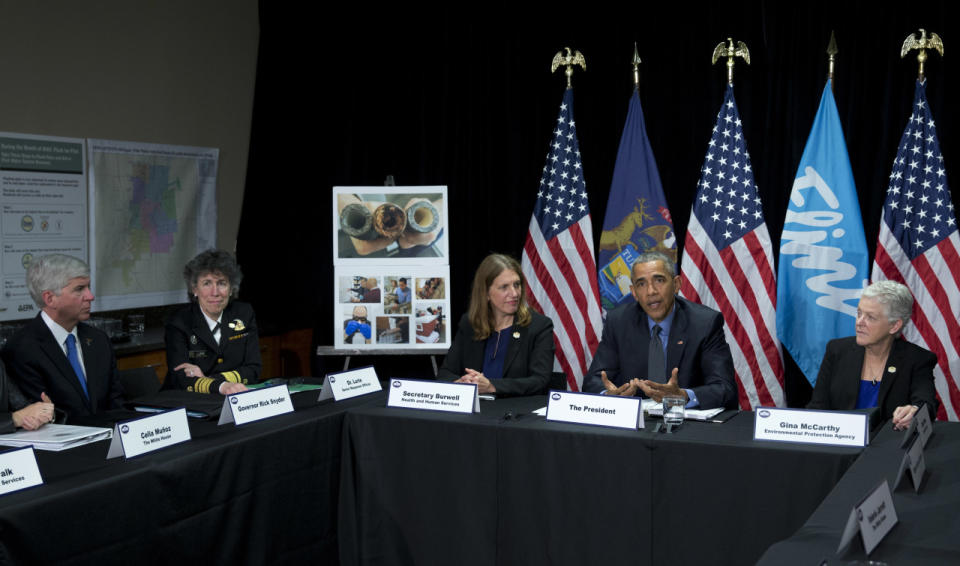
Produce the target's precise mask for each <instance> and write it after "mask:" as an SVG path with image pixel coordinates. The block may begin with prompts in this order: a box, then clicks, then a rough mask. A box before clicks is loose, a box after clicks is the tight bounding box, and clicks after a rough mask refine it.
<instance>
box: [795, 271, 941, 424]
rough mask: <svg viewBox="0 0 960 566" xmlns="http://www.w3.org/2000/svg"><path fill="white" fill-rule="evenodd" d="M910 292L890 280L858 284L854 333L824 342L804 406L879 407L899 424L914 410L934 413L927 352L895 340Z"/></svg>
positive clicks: (907, 421) (907, 311)
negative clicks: (864, 287) (858, 301)
mask: <svg viewBox="0 0 960 566" xmlns="http://www.w3.org/2000/svg"><path fill="white" fill-rule="evenodd" d="M912 310H913V296H912V295H911V294H910V290H909V289H907V287H906V286H904V285H902V284H900V283H897V282H895V281H877V282H876V283H873V284H872V285H870V286H868V287H867V288H866V289H864V291H863V294H862V295H861V297H860V304H859V305H858V306H857V324H856V332H857V334H856V336H850V337H847V338H837V339H835V340H831V341H830V342H828V343H827V349H826V352H825V353H824V355H823V361H822V362H821V363H820V372H819V373H818V374H817V383H816V386H815V387H814V389H813V396H812V397H811V399H810V403H809V404H807V408H808V409H834V410H850V409H862V408H867V407H880V409H881V415H882V418H883V419H885V420H886V419H891V420H892V421H893V426H894V428H896V429H905V428H907V427H908V426H910V421H911V420H912V419H913V416H914V415H915V414H916V412H917V411H918V410H919V409H920V407H925V408H926V410H928V411H929V412H930V418H931V419H934V418H936V414H937V397H936V390H935V388H934V385H933V367H934V366H935V365H936V363H937V358H936V356H934V355H933V354H932V353H931V352H929V351H927V350H925V349H923V348H921V347H919V346H916V345H914V344H911V343H910V342H907V341H906V340H900V339H899V337H900V334H901V333H902V332H903V328H904V326H906V324H907V322H909V321H910V313H911V312H912Z"/></svg>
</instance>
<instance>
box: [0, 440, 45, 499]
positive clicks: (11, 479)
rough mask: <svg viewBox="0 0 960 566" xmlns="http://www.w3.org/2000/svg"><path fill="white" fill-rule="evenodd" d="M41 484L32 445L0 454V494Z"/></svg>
mask: <svg viewBox="0 0 960 566" xmlns="http://www.w3.org/2000/svg"><path fill="white" fill-rule="evenodd" d="M35 485H43V478H42V477H41V476H40V468H38V467H37V455H36V454H34V453H33V447H31V446H26V447H24V448H16V449H14V450H10V451H7V452H4V453H3V454H0V495H5V494H7V493H12V492H14V491H20V490H21V489H26V488H28V487H33V486H35Z"/></svg>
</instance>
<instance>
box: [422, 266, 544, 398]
mask: <svg viewBox="0 0 960 566" xmlns="http://www.w3.org/2000/svg"><path fill="white" fill-rule="evenodd" d="M525 293H526V281H525V280H524V278H523V274H522V272H521V270H520V264H519V263H517V260H515V259H513V258H512V257H510V256H507V255H502V254H491V255H488V256H487V257H486V258H484V260H483V261H482V262H481V263H480V267H478V268H477V272H476V275H474V278H473V288H472V290H471V292H470V308H469V311H468V312H467V313H466V314H464V315H463V317H461V319H460V323H459V325H458V326H457V334H456V336H455V337H454V339H453V344H451V346H450V350H449V351H448V352H447V357H446V359H444V361H443V367H441V368H440V370H439V372H438V376H437V377H438V378H439V379H443V380H447V381H453V382H455V383H476V384H477V387H478V390H479V392H480V393H488V394H489V393H496V394H497V395H501V396H507V395H536V394H539V393H544V392H546V389H547V385H548V383H549V381H550V372H551V370H552V368H553V354H554V345H553V322H552V321H551V320H550V319H549V318H547V317H545V316H543V315H542V314H540V313H538V312H536V311H534V310H533V309H531V308H530V307H529V306H528V305H527V302H526V297H525Z"/></svg>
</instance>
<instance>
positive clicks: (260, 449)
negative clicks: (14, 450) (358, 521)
mask: <svg viewBox="0 0 960 566" xmlns="http://www.w3.org/2000/svg"><path fill="white" fill-rule="evenodd" d="M317 397H318V393H317V392H316V391H313V392H303V393H295V394H293V396H292V399H293V403H294V407H295V409H296V412H294V413H289V414H285V415H280V416H277V417H274V418H271V419H269V420H264V421H259V422H253V423H249V424H245V425H242V426H235V425H233V424H229V425H224V426H217V424H216V422H215V421H193V420H191V421H190V431H191V436H192V438H193V439H192V440H191V441H190V442H187V443H183V444H179V445H176V446H172V447H169V448H165V449H163V450H158V451H156V452H153V453H149V454H145V455H143V456H138V457H135V458H131V459H129V460H124V458H122V457H121V458H115V459H111V460H107V459H106V454H107V449H108V446H109V441H100V442H96V443H93V444H88V445H86V446H81V447H77V448H74V449H71V450H67V451H63V452H44V451H39V450H37V451H36V456H37V463H38V466H39V468H40V472H41V474H42V475H43V479H44V485H42V486H38V487H34V488H30V489H26V490H23V491H19V492H15V493H10V494H7V495H5V496H3V497H0V563H12V564H58V565H69V564H98V565H104V564H174V563H178V562H179V563H182V564H197V563H204V564H227V563H229V564H258V565H259V564H304V563H321V562H322V563H327V564H336V563H337V528H336V510H337V497H338V489H339V480H340V454H341V451H342V450H341V431H342V425H343V420H344V415H345V414H346V412H347V411H349V410H350V409H351V408H355V407H358V406H361V405H363V404H366V403H370V402H376V401H377V400H379V402H380V403H381V404H382V403H383V397H382V396H378V395H374V396H369V397H366V398H359V399H351V400H347V401H343V402H341V403H336V404H334V403H332V402H324V403H323V404H319V405H318V404H317V402H316V401H317ZM131 416H137V415H136V414H134V413H130V414H124V413H114V414H112V415H108V417H111V418H112V419H119V418H124V417H131ZM140 416H142V415H140Z"/></svg>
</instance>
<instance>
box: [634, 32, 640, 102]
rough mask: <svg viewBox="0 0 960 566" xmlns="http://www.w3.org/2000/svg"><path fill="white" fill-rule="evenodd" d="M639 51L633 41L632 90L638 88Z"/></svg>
mask: <svg viewBox="0 0 960 566" xmlns="http://www.w3.org/2000/svg"><path fill="white" fill-rule="evenodd" d="M640 63H641V61H640V52H638V51H637V42H636V41H634V42H633V90H640Z"/></svg>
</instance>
